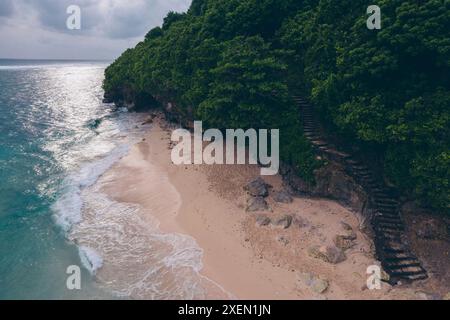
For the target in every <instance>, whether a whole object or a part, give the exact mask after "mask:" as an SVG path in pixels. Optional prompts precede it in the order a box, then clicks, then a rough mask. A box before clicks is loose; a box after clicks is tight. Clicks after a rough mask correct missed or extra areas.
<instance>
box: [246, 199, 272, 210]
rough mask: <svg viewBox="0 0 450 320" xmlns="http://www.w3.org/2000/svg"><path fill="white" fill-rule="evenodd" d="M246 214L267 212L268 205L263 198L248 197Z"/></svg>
mask: <svg viewBox="0 0 450 320" xmlns="http://www.w3.org/2000/svg"><path fill="white" fill-rule="evenodd" d="M246 210H247V212H255V211H267V210H269V205H268V204H267V202H266V200H264V198H263V197H250V198H249V199H248V200H247V209H246Z"/></svg>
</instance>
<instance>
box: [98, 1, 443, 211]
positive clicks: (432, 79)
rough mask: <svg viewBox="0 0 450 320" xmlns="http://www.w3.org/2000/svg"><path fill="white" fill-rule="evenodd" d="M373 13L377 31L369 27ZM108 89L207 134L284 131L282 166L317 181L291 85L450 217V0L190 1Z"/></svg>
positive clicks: (395, 178)
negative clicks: (212, 130)
mask: <svg viewBox="0 0 450 320" xmlns="http://www.w3.org/2000/svg"><path fill="white" fill-rule="evenodd" d="M371 4H376V5H378V6H380V8H381V13H382V29H381V30H368V29H367V28H366V19H367V17H368V16H367V14H366V8H367V6H369V5H371ZM104 88H105V91H106V94H107V95H108V96H109V97H111V98H112V99H114V100H116V101H117V100H132V101H139V100H143V99H145V98H146V97H154V98H155V99H157V100H159V101H172V102H175V103H176V107H177V112H179V113H180V114H181V115H182V116H183V117H186V118H189V119H197V120H203V121H204V122H205V123H206V124H207V125H209V126H214V127H219V128H233V127H240V128H248V127H253V128H280V129H281V139H282V140H281V148H282V157H283V159H284V160H285V161H288V162H291V163H292V164H294V165H295V166H296V167H297V168H298V170H299V174H300V175H302V176H303V177H305V178H306V179H308V180H310V181H311V180H312V177H313V175H312V171H313V170H314V169H315V168H316V167H317V166H318V165H319V164H318V163H317V162H316V161H315V160H314V157H313V155H312V153H311V149H310V147H309V145H308V143H307V142H306V140H305V139H304V138H303V137H302V135H301V126H300V122H299V114H298V110H297V109H296V107H295V106H294V105H293V104H292V103H291V102H290V100H289V94H288V88H289V91H290V92H293V91H295V92H300V93H301V94H302V95H304V96H305V97H307V98H309V99H310V100H312V101H313V102H314V104H315V105H316V106H317V108H319V111H320V115H321V117H322V120H323V121H324V123H325V124H326V127H327V129H328V131H329V132H332V133H333V134H334V135H336V136H339V137H341V139H343V140H345V141H351V142H352V144H353V145H356V146H358V147H360V148H361V150H367V152H368V153H372V154H375V155H376V157H377V161H379V162H380V163H381V164H382V166H383V169H384V172H385V175H386V177H387V178H388V179H389V180H390V181H391V182H393V183H394V184H395V185H397V186H398V187H399V189H400V190H402V191H403V192H404V193H405V194H410V195H413V196H415V197H417V198H419V199H421V200H422V201H423V202H424V204H426V205H431V206H433V207H435V208H438V209H443V210H444V211H448V209H449V203H450V201H449V200H450V187H449V180H450V148H449V147H450V136H449V128H450V123H449V120H450V110H449V109H450V108H449V106H450V1H449V0H427V1H411V0H410V1H403V0H378V1H376V2H375V3H373V2H367V1H362V0H340V1H330V0H329V1H326V0H303V1H302V0H194V1H193V2H192V5H191V8H190V10H189V11H188V12H187V13H184V14H178V13H171V14H169V15H168V16H167V17H166V19H165V20H164V24H163V26H162V27H161V28H155V29H153V30H151V31H150V32H149V33H148V34H147V35H146V38H145V41H143V42H141V43H139V44H138V45H137V46H136V48H135V49H132V50H127V51H126V52H125V53H124V54H123V55H122V56H121V57H120V58H119V59H117V61H115V62H114V63H113V64H112V65H111V66H110V67H109V68H108V69H107V70H106V80H105V83H104Z"/></svg>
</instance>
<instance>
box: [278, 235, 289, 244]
mask: <svg viewBox="0 0 450 320" xmlns="http://www.w3.org/2000/svg"><path fill="white" fill-rule="evenodd" d="M276 239H277V241H278V242H280V243H281V244H282V245H284V246H287V245H288V244H289V239H288V238H286V237H285V236H283V235H279V236H277V238H276Z"/></svg>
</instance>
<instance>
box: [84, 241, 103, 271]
mask: <svg viewBox="0 0 450 320" xmlns="http://www.w3.org/2000/svg"><path fill="white" fill-rule="evenodd" d="M78 254H79V255H80V260H81V263H82V264H83V266H84V267H85V268H86V269H87V270H88V271H89V272H90V273H91V274H92V275H95V274H96V272H97V270H98V269H100V268H101V267H102V265H103V259H102V257H101V256H100V254H99V253H98V252H97V251H95V250H94V249H92V248H89V247H85V246H80V247H78Z"/></svg>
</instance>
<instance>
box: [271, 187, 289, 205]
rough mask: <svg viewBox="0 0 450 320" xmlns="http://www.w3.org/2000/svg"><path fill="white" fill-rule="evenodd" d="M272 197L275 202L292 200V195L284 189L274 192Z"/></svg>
mask: <svg viewBox="0 0 450 320" xmlns="http://www.w3.org/2000/svg"><path fill="white" fill-rule="evenodd" d="M272 198H273V200H274V201H275V202H280V203H292V201H293V199H292V196H291V195H290V194H289V193H288V192H287V191H286V190H281V191H276V192H274V194H273V195H272Z"/></svg>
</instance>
